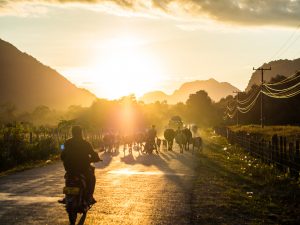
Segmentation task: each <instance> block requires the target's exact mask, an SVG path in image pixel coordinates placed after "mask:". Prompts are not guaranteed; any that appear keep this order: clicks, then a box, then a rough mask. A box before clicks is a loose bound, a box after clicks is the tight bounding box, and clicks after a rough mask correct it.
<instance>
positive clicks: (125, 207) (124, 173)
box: [0, 149, 199, 225]
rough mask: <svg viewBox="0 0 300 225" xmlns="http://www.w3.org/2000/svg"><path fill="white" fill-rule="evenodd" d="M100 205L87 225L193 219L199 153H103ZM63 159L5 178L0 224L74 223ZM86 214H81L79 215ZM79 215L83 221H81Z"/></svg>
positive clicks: (99, 165)
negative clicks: (68, 208) (69, 213)
mask: <svg viewBox="0 0 300 225" xmlns="http://www.w3.org/2000/svg"><path fill="white" fill-rule="evenodd" d="M100 155H101V157H102V158H103V159H104V161H103V162H100V163H97V164H96V177H97V184H96V189H95V198H96V200H97V201H98V202H97V204H95V205H94V206H93V208H92V209H91V210H90V211H89V212H88V214H87V217H86V218H82V221H84V224H192V223H193V221H192V218H193V216H192V209H191V202H192V188H193V180H194V178H195V168H196V166H197V164H198V163H199V162H198V160H199V157H198V156H196V155H193V154H191V152H185V153H184V154H180V153H179V150H178V149H175V151H173V152H170V151H169V152H167V151H161V153H160V154H159V155H157V154H154V155H140V154H139V153H138V152H134V153H133V155H130V154H128V152H126V154H125V155H124V153H123V151H122V150H120V153H119V154H109V153H101V154H100ZM63 175H64V170H63V166H62V164H61V163H60V162H57V163H54V164H51V165H48V166H45V167H41V168H35V169H31V170H27V171H23V172H19V173H16V174H13V175H9V176H5V177H1V178H0V224H5V225H7V224H39V225H40V224H68V220H67V214H66V212H65V210H64V207H63V205H61V204H58V203H57V200H58V199H60V198H62V197H63V195H62V188H63V186H64V180H63ZM79 219H80V217H79ZM79 219H78V220H79Z"/></svg>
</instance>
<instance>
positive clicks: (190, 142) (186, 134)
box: [182, 128, 193, 150]
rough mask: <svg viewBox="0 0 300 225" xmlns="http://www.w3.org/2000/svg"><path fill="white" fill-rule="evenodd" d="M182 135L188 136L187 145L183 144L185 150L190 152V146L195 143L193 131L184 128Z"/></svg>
mask: <svg viewBox="0 0 300 225" xmlns="http://www.w3.org/2000/svg"><path fill="white" fill-rule="evenodd" d="M182 133H183V134H184V135H185V136H186V140H185V143H183V145H184V149H185V150H189V149H190V144H192V142H193V134H192V132H191V130H190V129H188V128H184V129H183V130H182Z"/></svg>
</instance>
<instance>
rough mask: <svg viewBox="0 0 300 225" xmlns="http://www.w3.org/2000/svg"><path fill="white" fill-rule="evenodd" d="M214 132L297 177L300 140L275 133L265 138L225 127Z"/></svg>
mask: <svg viewBox="0 0 300 225" xmlns="http://www.w3.org/2000/svg"><path fill="white" fill-rule="evenodd" d="M215 132H216V133H217V134H219V135H221V136H224V137H226V138H227V140H228V141H229V143H230V144H232V145H235V144H236V145H239V146H241V147H242V148H243V149H245V150H246V151H248V152H249V153H250V154H251V155H252V156H254V157H257V158H260V159H261V160H262V161H263V162H265V163H269V164H275V165H276V166H277V167H278V168H279V169H280V170H282V171H285V172H287V171H289V172H290V174H291V176H293V177H297V178H298V177H299V172H300V140H298V139H292V140H288V139H287V137H284V136H278V135H277V134H275V135H273V136H272V137H271V138H270V140H266V139H265V138H263V137H262V135H258V134H250V133H247V132H241V131H240V132H233V131H232V130H230V129H229V128H227V127H218V128H215Z"/></svg>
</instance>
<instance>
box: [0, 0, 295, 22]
mask: <svg viewBox="0 0 300 225" xmlns="http://www.w3.org/2000/svg"><path fill="white" fill-rule="evenodd" d="M16 3H26V4H42V3H46V4H67V3H73V4H74V3H76V4H77V3H80V4H85V5H90V6H91V7H93V6H95V5H102V4H111V3H113V4H114V5H115V6H118V7H120V8H121V9H123V10H127V11H129V12H131V13H132V12H135V13H140V12H141V11H142V12H143V13H144V12H147V13H148V14H157V13H158V12H160V13H163V14H164V15H165V16H171V17H172V18H178V19H183V20H189V19H190V20H197V19H198V18H199V19H203V18H206V19H209V20H215V21H218V22H221V23H230V24H239V25H279V26H296V25H299V23H300V22H299V21H300V0H0V11H1V12H3V11H5V10H7V8H8V7H11V6H12V5H13V4H16ZM161 15H162V14H161Z"/></svg>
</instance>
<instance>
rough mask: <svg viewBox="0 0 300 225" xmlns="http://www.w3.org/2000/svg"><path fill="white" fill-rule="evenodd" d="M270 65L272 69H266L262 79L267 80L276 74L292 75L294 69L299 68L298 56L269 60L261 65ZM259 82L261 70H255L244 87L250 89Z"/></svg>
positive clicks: (267, 66)
mask: <svg viewBox="0 0 300 225" xmlns="http://www.w3.org/2000/svg"><path fill="white" fill-rule="evenodd" d="M270 66H271V67H272V70H270V71H266V72H265V73H264V80H265V81H267V82H268V81H270V80H271V78H273V77H276V76H277V75H283V76H285V77H288V76H291V75H293V74H294V73H295V72H296V71H298V70H300V58H299V59H295V60H288V59H284V60H283V59H281V60H277V61H271V62H269V63H265V64H263V65H262V66H261V67H263V68H269V67H270ZM260 82H261V72H260V71H255V72H254V73H252V76H251V78H250V80H249V83H248V86H247V87H246V91H248V90H250V89H251V87H252V86H253V85H254V84H260Z"/></svg>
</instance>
